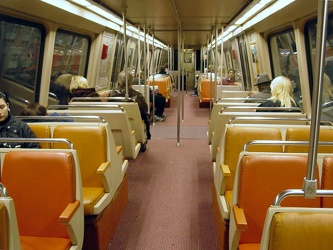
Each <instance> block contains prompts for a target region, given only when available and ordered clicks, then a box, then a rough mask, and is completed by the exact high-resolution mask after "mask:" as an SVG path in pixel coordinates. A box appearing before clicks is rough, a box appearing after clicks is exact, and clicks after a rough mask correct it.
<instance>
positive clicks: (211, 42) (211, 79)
mask: <svg viewBox="0 0 333 250" xmlns="http://www.w3.org/2000/svg"><path fill="white" fill-rule="evenodd" d="M210 54H211V56H212V57H213V33H212V37H211V40H210ZM210 65H211V66H212V64H210ZM208 68H209V66H208ZM209 78H210V84H209V114H211V113H212V99H213V98H212V97H213V72H212V67H211V68H210V77H209Z"/></svg>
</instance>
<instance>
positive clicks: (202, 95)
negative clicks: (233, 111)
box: [198, 79, 215, 102]
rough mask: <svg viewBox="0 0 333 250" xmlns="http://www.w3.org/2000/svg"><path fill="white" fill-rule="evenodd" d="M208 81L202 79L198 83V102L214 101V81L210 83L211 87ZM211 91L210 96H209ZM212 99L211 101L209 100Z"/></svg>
mask: <svg viewBox="0 0 333 250" xmlns="http://www.w3.org/2000/svg"><path fill="white" fill-rule="evenodd" d="M210 85H211V83H210V79H203V80H202V81H201V82H200V83H199V85H198V86H199V91H198V94H199V102H210V100H214V93H215V88H214V79H213V81H212V87H210ZM211 91H212V96H211V94H210V93H211ZM211 98H212V99H211Z"/></svg>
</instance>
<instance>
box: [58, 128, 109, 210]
mask: <svg viewBox="0 0 333 250" xmlns="http://www.w3.org/2000/svg"><path fill="white" fill-rule="evenodd" d="M53 138H66V139H68V140H70V141H71V142H72V143H73V144H74V148H75V149H76V151H77V154H78V158H79V162H80V170H81V179H82V191H83V204H84V214H85V215H92V214H99V213H100V212H101V211H102V210H103V209H104V208H105V207H106V206H107V205H108V204H109V203H110V202H111V200H112V193H111V189H112V187H111V182H112V180H111V178H112V174H111V167H110V161H108V156H107V155H108V152H107V137H106V129H105V127H102V126H89V125H87V126H66V125H59V126H56V127H55V128H54V131H53ZM54 147H60V148H61V147H63V145H61V144H55V145H54Z"/></svg>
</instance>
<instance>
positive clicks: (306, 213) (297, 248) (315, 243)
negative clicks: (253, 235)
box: [261, 207, 333, 250]
mask: <svg viewBox="0 0 333 250" xmlns="http://www.w3.org/2000/svg"><path fill="white" fill-rule="evenodd" d="M332 228H333V209H322V208H319V209H313V208H311V209H308V208H290V207H277V208H275V207H272V208H269V210H268V212H267V216H266V221H265V230H264V232H263V236H262V240H261V249H270V250H283V249H293V250H303V249H331V248H332V246H333V237H332Z"/></svg>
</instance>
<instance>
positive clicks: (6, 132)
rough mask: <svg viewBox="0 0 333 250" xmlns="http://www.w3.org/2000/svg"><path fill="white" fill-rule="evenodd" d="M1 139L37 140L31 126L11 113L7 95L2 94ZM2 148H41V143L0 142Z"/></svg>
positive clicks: (0, 100) (0, 109)
mask: <svg viewBox="0 0 333 250" xmlns="http://www.w3.org/2000/svg"><path fill="white" fill-rule="evenodd" d="M0 137H3V138H36V136H35V134H34V132H33V131H32V130H31V129H30V128H29V126H28V125H27V124H26V123H25V122H22V121H20V120H18V119H17V118H16V117H15V116H13V115H12V114H11V113H10V109H9V101H8V97H7V95H6V94H4V93H3V92H0ZM0 147H1V148H40V145H39V143H29V142H0Z"/></svg>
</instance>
